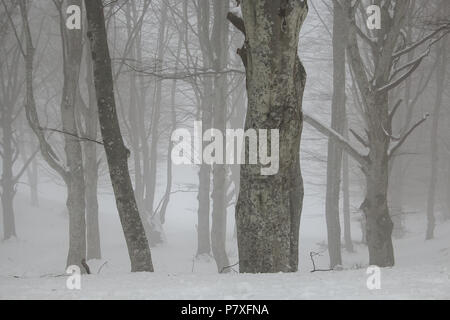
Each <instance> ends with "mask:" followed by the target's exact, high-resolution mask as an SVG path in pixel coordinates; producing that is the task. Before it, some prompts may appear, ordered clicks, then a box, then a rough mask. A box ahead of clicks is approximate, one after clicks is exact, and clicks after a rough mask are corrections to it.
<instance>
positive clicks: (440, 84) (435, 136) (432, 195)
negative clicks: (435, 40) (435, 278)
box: [426, 42, 447, 240]
mask: <svg viewBox="0 0 450 320" xmlns="http://www.w3.org/2000/svg"><path fill="white" fill-rule="evenodd" d="M439 51H440V52H439V53H438V59H439V62H438V63H439V65H438V68H437V72H436V85H437V89H436V102H435V105H434V110H433V123H432V128H431V140H430V145H431V173H430V185H429V188H428V201H427V232H426V240H431V239H433V238H434V229H435V227H436V217H435V213H434V209H435V200H436V187H437V184H438V170H439V119H440V117H441V114H440V113H441V110H442V107H443V101H444V92H445V79H446V76H447V75H446V72H447V69H446V67H447V50H446V42H443V43H442V45H441V48H440V50H439Z"/></svg>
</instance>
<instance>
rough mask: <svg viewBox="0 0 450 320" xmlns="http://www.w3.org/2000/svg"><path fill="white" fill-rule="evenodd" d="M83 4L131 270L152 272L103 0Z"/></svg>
mask: <svg viewBox="0 0 450 320" xmlns="http://www.w3.org/2000/svg"><path fill="white" fill-rule="evenodd" d="M85 5H86V11H87V18H88V25H89V31H88V37H89V40H90V44H91V51H92V59H93V62H94V82H95V89H96V93H97V103H98V113H99V120H100V127H101V133H102V137H103V142H104V146H105V152H106V157H107V160H108V166H109V172H110V177H111V182H112V185H113V189H114V194H115V197H116V204H117V209H118V212H119V216H120V221H121V223H122V227H123V231H124V235H125V240H126V242H127V246H128V253H129V255H130V260H131V271H133V272H139V271H149V272H152V271H153V264H152V259H151V253H150V248H149V245H148V241H147V238H146V236H145V231H144V227H143V225H142V221H141V219H140V216H139V211H138V207H137V204H136V199H135V197H134V191H133V186H132V183H131V179H130V174H129V171H128V157H129V155H130V152H129V150H128V149H127V148H126V147H125V145H124V142H123V139H122V135H121V132H120V126H119V120H118V117H117V112H116V104H115V97H114V86H113V77H112V70H111V58H110V55H109V48H108V40H107V34H106V28H105V17H104V13H103V4H102V1H101V0H85Z"/></svg>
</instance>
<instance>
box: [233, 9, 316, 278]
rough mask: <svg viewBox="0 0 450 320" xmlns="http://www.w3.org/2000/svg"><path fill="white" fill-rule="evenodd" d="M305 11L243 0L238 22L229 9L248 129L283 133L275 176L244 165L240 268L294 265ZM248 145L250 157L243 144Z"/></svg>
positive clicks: (268, 270) (299, 186)
mask: <svg viewBox="0 0 450 320" xmlns="http://www.w3.org/2000/svg"><path fill="white" fill-rule="evenodd" d="M307 12H308V6H307V2H306V1H302V0H290V1H285V0H265V1H260V0H258V1H256V0H246V1H243V2H242V14H243V23H242V21H241V20H240V18H239V17H237V16H234V15H232V14H230V15H229V19H230V20H231V21H232V22H233V24H234V25H235V26H236V27H237V28H239V29H240V30H241V31H242V32H244V33H245V35H246V41H245V44H244V47H243V48H242V49H240V50H239V53H240V55H241V57H242V60H243V63H244V66H245V69H246V76H247V91H248V110H247V118H246V123H245V129H246V130H248V129H256V130H258V129H266V130H270V129H277V130H279V135H280V137H279V138H280V139H279V147H280V154H279V160H280V163H279V172H278V173H277V174H275V175H272V176H262V175H261V165H244V166H242V169H241V187H240V192H239V199H238V203H237V205H236V224H237V238H238V247H239V267H240V271H241V272H243V273H274V272H291V271H296V270H297V269H298V237H299V226H300V215H301V208H302V203H303V181H302V178H301V171H300V161H299V158H300V155H299V154H300V139H301V134H302V129H303V114H302V100H303V92H304V88H305V84H306V72H305V69H304V68H303V65H302V63H301V62H300V59H299V57H298V42H299V34H300V30H301V26H302V24H303V22H304V20H305V18H306V16H307ZM292 71H293V72H292ZM274 143H277V141H274ZM245 151H246V152H245V153H246V158H248V155H249V146H248V145H246V147H245Z"/></svg>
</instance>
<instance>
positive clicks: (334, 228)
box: [325, 2, 348, 268]
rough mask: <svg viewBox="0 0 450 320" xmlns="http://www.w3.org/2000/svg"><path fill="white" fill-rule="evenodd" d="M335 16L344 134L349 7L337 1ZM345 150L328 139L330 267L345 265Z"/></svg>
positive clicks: (336, 110)
mask: <svg viewBox="0 0 450 320" xmlns="http://www.w3.org/2000/svg"><path fill="white" fill-rule="evenodd" d="M333 8H334V17H333V101H332V106H331V128H332V129H334V130H336V132H337V133H339V134H343V133H344V126H345V117H346V114H345V78H346V77H345V72H346V70H345V50H346V46H347V37H348V28H347V18H346V10H345V9H343V8H342V7H341V5H340V4H337V3H336V2H334V6H333ZM341 169H342V149H341V147H340V146H339V144H337V143H336V142H334V141H333V140H332V139H330V140H329V142H328V161H327V192H326V204H325V215H326V221H327V234H328V252H329V255H330V268H334V267H336V266H337V265H341V264H342V256H341V225H340V219H339V199H340V197H339V196H340V189H341Z"/></svg>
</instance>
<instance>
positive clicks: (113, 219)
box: [0, 188, 450, 299]
mask: <svg viewBox="0 0 450 320" xmlns="http://www.w3.org/2000/svg"><path fill="white" fill-rule="evenodd" d="M46 190H50V189H48V188H47V189H46ZM55 190H56V189H55ZM55 192H56V191H55ZM52 198H53V199H54V198H55V197H52ZM58 198H59V199H61V200H60V201H59V202H57V201H54V200H52V201H48V200H47V201H46V200H42V201H41V206H40V208H39V209H35V208H31V207H30V206H29V205H28V204H27V203H28V198H27V197H26V195H24V194H19V195H18V196H17V199H16V207H17V230H18V235H19V238H18V239H15V240H11V241H7V242H1V243H0V299H31V298H32V299H103V298H108V299H119V298H120V299H419V298H420V299H449V298H450V224H449V223H446V224H439V225H438V226H437V230H436V239H435V240H433V241H428V242H425V241H424V227H423V226H424V224H425V221H424V216H423V215H419V214H416V215H412V216H410V217H409V218H408V221H407V226H408V230H409V233H408V234H407V235H406V237H405V238H404V239H402V240H396V241H395V251H396V258H397V265H396V267H395V268H392V269H383V270H382V271H381V289H380V290H369V289H368V288H367V285H366V282H367V278H368V275H367V274H366V268H367V262H368V259H367V249H366V248H365V247H363V246H361V245H359V246H357V253H353V254H348V253H345V254H344V261H345V265H344V270H343V271H333V272H316V273H310V270H311V269H312V264H311V260H310V257H309V253H310V252H311V251H316V252H320V251H322V250H323V248H322V247H321V245H320V244H322V245H323V241H324V235H325V226H324V221H323V220H324V218H323V216H321V215H319V214H318V212H312V211H314V210H312V209H311V208H312V207H313V206H308V204H306V207H305V212H304V215H303V218H302V228H301V248H300V260H301V261H300V267H301V270H300V271H299V272H298V273H295V274H273V275H239V274H237V273H236V272H231V273H229V274H222V275H218V274H217V272H216V267H215V263H214V260H212V259H211V258H209V259H208V258H202V259H200V260H194V259H193V256H194V253H195V248H196V234H195V223H196V217H195V208H183V204H185V203H195V201H193V198H195V194H189V193H178V194H175V195H174V199H173V201H172V205H171V206H172V207H171V208H170V210H169V214H168V220H167V223H166V233H167V239H168V242H167V244H165V245H164V246H161V247H158V248H154V249H153V250H152V255H153V262H154V265H155V270H156V272H155V273H153V274H131V273H130V272H129V261H128V256H127V251H126V247H125V243H124V238H123V235H122V232H121V229H120V225H119V220H118V218H117V214H116V211H115V208H114V205H113V201H112V197H111V196H110V195H102V198H101V201H102V202H101V204H102V205H101V216H100V223H101V239H102V251H103V257H104V260H103V261H89V265H90V267H91V270H92V272H93V273H94V274H92V275H87V276H83V277H82V282H81V285H82V288H81V290H80V291H71V290H68V289H67V288H66V280H67V278H66V276H65V275H64V267H65V259H66V254H67V242H68V240H67V224H68V219H67V216H66V214H65V213H64V212H65V210H64V196H58ZM175 206H176V207H175ZM181 208H183V209H181ZM230 221H231V220H230ZM230 225H231V223H230ZM353 227H354V228H353V229H354V230H353V231H354V238H355V239H360V234H359V233H358V225H357V224H355V225H354V226H353ZM229 234H230V236H229V243H228V248H229V249H228V250H229V257H230V263H235V262H237V252H236V245H235V243H234V241H233V239H232V236H231V235H232V230H229ZM316 266H317V267H319V268H327V266H328V256H327V253H326V252H324V253H323V254H322V256H321V257H316ZM99 269H101V270H100V273H98V271H99Z"/></svg>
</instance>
